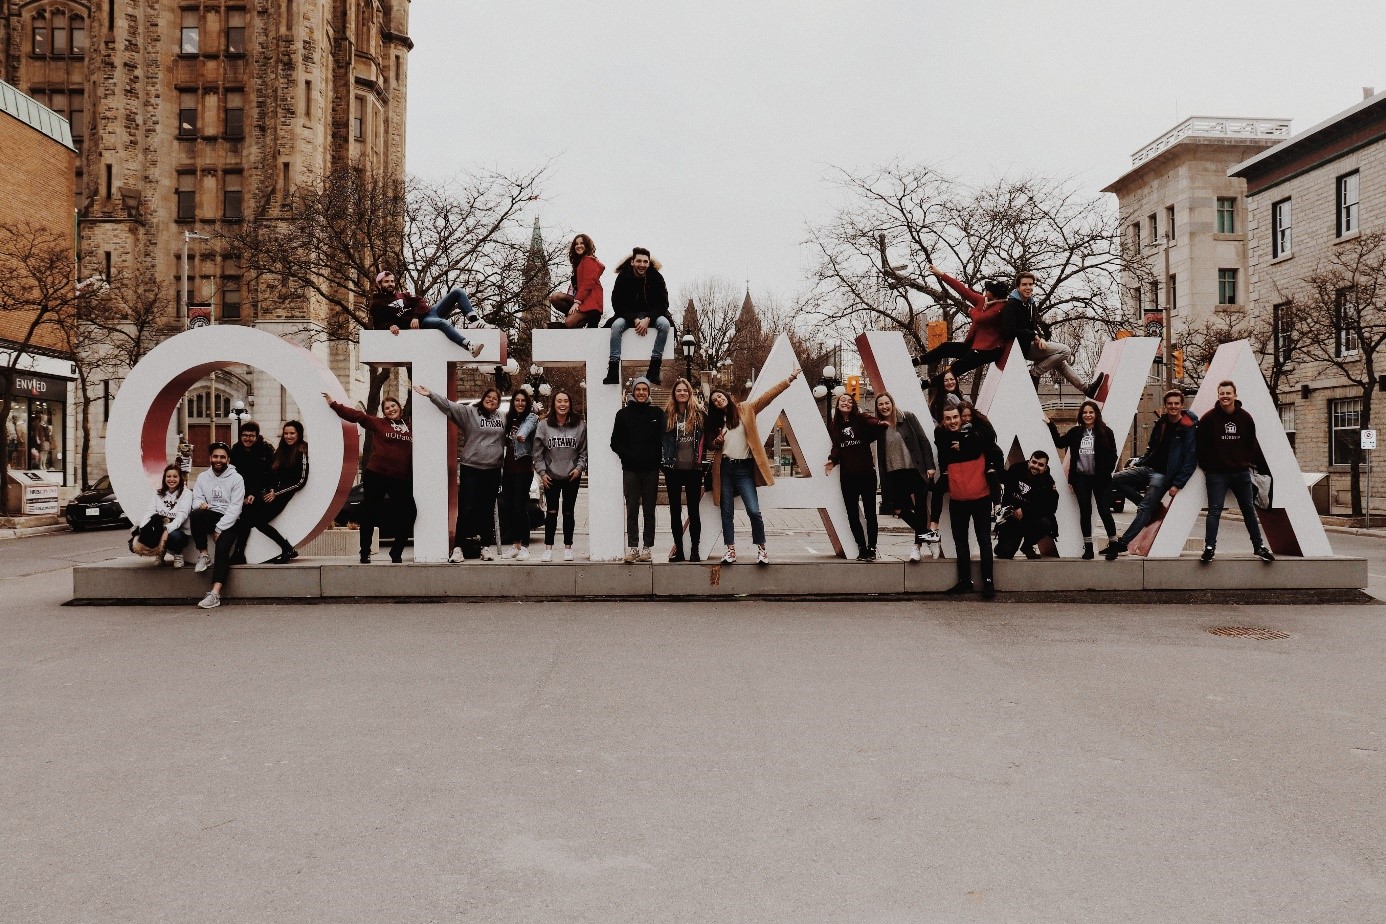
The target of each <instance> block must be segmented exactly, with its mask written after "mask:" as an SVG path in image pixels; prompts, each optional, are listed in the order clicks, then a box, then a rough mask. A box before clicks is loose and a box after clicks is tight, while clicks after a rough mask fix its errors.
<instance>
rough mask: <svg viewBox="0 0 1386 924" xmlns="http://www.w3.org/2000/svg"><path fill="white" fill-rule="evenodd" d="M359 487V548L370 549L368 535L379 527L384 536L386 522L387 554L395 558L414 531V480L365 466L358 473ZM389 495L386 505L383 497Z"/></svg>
mask: <svg viewBox="0 0 1386 924" xmlns="http://www.w3.org/2000/svg"><path fill="white" fill-rule="evenodd" d="M361 488H362V490H363V491H364V493H365V497H364V498H363V500H362V502H361V552H362V554H365V555H369V554H370V553H371V539H373V538H374V537H375V531H376V529H377V528H379V529H380V534H381V536H382V537H383V536H384V534H385V525H386V524H387V523H388V524H389V525H390V557H391V558H394V559H398V558H399V557H400V556H401V555H403V554H404V544H405V542H407V541H408V539H409V534H410V533H412V532H413V531H414V517H415V516H416V515H417V513H418V508H417V507H416V506H415V504H414V480H413V479H412V478H391V477H390V476H389V475H382V474H380V473H379V472H373V471H370V470H369V469H367V470H366V471H365V472H364V473H362V475H361ZM387 497H388V498H389V502H390V503H389V506H388V507H387V506H386V503H385V499H386V498H387Z"/></svg>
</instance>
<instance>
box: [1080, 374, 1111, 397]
mask: <svg viewBox="0 0 1386 924" xmlns="http://www.w3.org/2000/svg"><path fill="white" fill-rule="evenodd" d="M1105 381H1107V373H1105V372H1099V373H1097V377H1096V378H1094V379H1093V380H1092V381H1091V382H1089V383H1088V387H1087V388H1084V389H1083V395H1084V397H1088V398H1096V397H1097V393H1098V392H1099V391H1101V390H1102V383H1103V382H1105Z"/></svg>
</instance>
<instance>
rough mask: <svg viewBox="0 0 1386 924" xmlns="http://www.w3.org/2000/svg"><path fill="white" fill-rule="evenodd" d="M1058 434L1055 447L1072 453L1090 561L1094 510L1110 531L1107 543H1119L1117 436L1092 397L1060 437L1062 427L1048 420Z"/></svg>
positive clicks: (1070, 467) (1070, 474)
mask: <svg viewBox="0 0 1386 924" xmlns="http://www.w3.org/2000/svg"><path fill="white" fill-rule="evenodd" d="M1046 422H1048V423H1049V430H1050V432H1051V433H1052V434H1054V445H1055V446H1056V447H1057V448H1059V449H1065V450H1067V451H1068V483H1069V484H1070V485H1072V486H1073V493H1074V494H1076V495H1077V497H1078V522H1079V525H1081V526H1082V528H1083V559H1084V561H1090V560H1091V559H1092V557H1093V549H1092V508H1093V505H1094V504H1096V505H1097V515H1098V517H1100V518H1101V520H1102V526H1103V528H1104V529H1106V530H1107V543H1108V545H1110V544H1111V543H1113V542H1115V541H1116V521H1114V520H1113V519H1112V472H1113V471H1114V470H1115V469H1116V464H1117V457H1118V453H1117V446H1116V434H1114V433H1112V428H1111V427H1109V426H1107V425H1106V424H1105V423H1103V422H1102V408H1100V407H1098V406H1097V402H1096V401H1093V400H1092V399H1091V398H1089V399H1088V400H1086V401H1084V402H1083V403H1082V405H1080V406H1079V408H1078V423H1077V424H1076V425H1074V426H1072V427H1070V428H1069V430H1068V432H1067V433H1065V434H1064V435H1063V436H1059V432H1058V428H1056V427H1055V426H1054V424H1053V423H1052V422H1050V421H1048V419H1047V418H1046Z"/></svg>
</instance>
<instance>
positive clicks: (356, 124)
mask: <svg viewBox="0 0 1386 924" xmlns="http://www.w3.org/2000/svg"><path fill="white" fill-rule="evenodd" d="M355 104H356V112H355V113H353V114H352V116H351V137H352V138H353V139H355V140H357V141H360V140H361V139H363V138H365V137H366V99H365V97H362V96H358V97H356V99H355Z"/></svg>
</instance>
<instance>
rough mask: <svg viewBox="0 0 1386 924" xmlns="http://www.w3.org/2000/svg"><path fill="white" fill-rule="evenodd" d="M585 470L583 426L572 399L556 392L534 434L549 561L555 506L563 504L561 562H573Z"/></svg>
mask: <svg viewBox="0 0 1386 924" xmlns="http://www.w3.org/2000/svg"><path fill="white" fill-rule="evenodd" d="M586 470H587V424H586V423H584V422H583V420H582V417H581V416H579V415H578V413H577V409H576V408H575V407H573V396H572V395H570V394H568V393H567V392H566V391H556V392H554V393H553V395H552V396H551V397H550V398H549V413H548V416H547V417H545V418H544V419H543V420H542V421H540V422H539V429H538V430H537V431H536V432H535V434H534V471H535V472H536V473H537V474H538V475H539V480H540V483H541V484H543V486H544V555H543V557H542V558H541V559H540V561H553V539H554V533H556V532H557V530H558V505H559V502H560V501H562V504H563V560H564V561H572V560H573V530H574V527H575V519H576V518H575V517H574V515H573V511H574V510H575V509H576V507H577V495H578V488H579V487H580V486H581V485H582V473H583V472H585V471H586Z"/></svg>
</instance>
